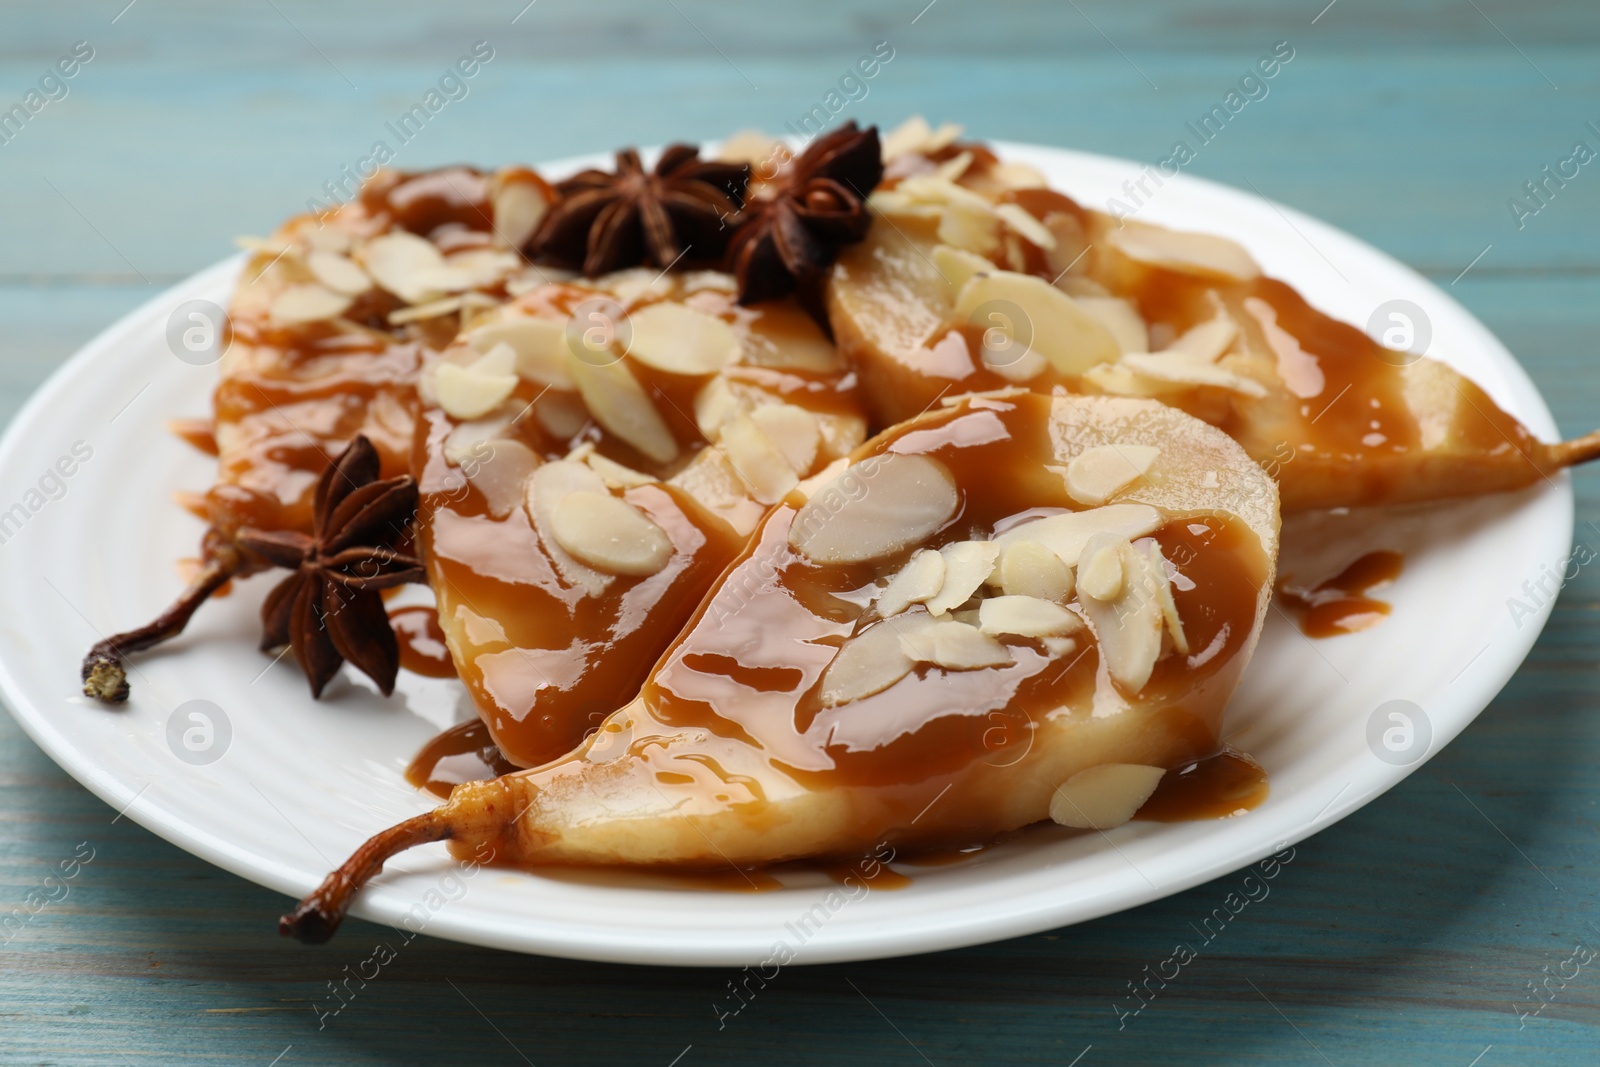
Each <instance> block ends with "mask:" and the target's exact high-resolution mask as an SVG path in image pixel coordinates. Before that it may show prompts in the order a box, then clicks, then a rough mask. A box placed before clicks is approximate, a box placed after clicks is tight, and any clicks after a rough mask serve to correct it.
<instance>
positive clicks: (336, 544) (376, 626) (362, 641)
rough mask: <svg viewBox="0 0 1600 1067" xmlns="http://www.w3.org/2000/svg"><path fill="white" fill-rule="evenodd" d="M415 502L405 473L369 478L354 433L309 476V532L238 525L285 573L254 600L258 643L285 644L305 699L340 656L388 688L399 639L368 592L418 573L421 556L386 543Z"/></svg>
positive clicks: (265, 646) (366, 456) (246, 541)
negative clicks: (313, 486) (316, 476)
mask: <svg viewBox="0 0 1600 1067" xmlns="http://www.w3.org/2000/svg"><path fill="white" fill-rule="evenodd" d="M416 509H417V484H416V482H414V481H413V480H412V479H411V477H410V476H409V475H401V476H400V477H398V478H388V479H385V480H383V481H379V480H378V451H377V449H375V448H373V447H372V442H370V441H368V440H367V439H366V438H365V437H357V438H356V439H355V440H354V441H352V442H351V443H350V447H348V448H346V449H345V450H344V452H342V453H341V454H340V455H339V457H338V458H337V459H335V460H334V461H333V462H332V463H331V464H330V465H329V466H328V469H327V470H325V471H324V472H323V474H322V478H321V480H320V481H318V482H317V491H316V496H315V498H314V507H313V512H312V533H311V534H310V535H307V534H304V533H301V532H299V531H297V530H256V529H248V528H247V529H244V530H241V531H240V532H239V536H238V539H237V540H238V544H239V547H241V548H243V549H245V550H246V551H249V552H253V553H255V554H256V555H258V556H260V557H261V558H263V559H265V560H266V561H268V562H269V563H272V564H273V565H275V566H278V567H284V568H287V569H289V570H292V571H294V573H293V574H291V575H289V577H287V578H285V579H284V580H283V581H282V582H280V583H279V584H278V586H277V587H276V588H275V589H273V590H272V592H271V593H269V594H267V599H266V603H264V604H263V605H262V606H261V622H262V626H263V627H264V630H265V632H264V633H263V635H262V638H261V647H262V650H263V651H268V650H271V649H274V648H280V647H282V646H283V645H289V646H290V647H291V648H293V650H294V658H295V659H296V660H298V661H299V663H300V669H301V670H303V671H305V673H306V678H307V679H308V680H309V681H310V682H311V695H312V696H313V697H317V696H321V695H322V690H323V687H324V686H326V685H327V684H328V682H329V681H331V680H332V678H333V676H334V675H335V674H337V673H338V671H339V666H340V665H341V664H342V663H344V661H345V660H349V661H350V662H351V663H352V664H354V665H355V666H356V667H357V668H358V669H360V670H361V671H362V672H363V673H365V674H366V675H367V677H369V678H371V679H372V680H373V681H374V682H376V683H377V684H378V688H379V689H380V690H382V692H383V695H384V696H388V695H389V694H390V693H392V692H393V691H394V680H395V675H396V674H397V673H398V672H399V669H400V643H399V641H397V640H396V639H395V635H394V629H393V628H392V627H391V625H390V623H389V614H388V612H387V611H386V610H385V609H384V606H383V598H382V597H380V596H379V595H378V590H380V589H387V588H389V587H391V586H396V585H403V584H405V583H406V582H420V581H423V580H424V574H423V569H422V561H421V560H419V559H417V558H416V557H415V556H411V555H407V554H406V553H404V552H402V551H400V550H399V549H397V548H396V547H394V546H395V544H396V543H399V542H403V541H404V540H405V538H406V534H407V529H408V524H409V523H410V521H411V517H412V515H413V514H414V513H415V512H416Z"/></svg>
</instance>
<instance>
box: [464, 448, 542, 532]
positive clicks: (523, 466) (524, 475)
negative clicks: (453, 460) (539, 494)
mask: <svg viewBox="0 0 1600 1067" xmlns="http://www.w3.org/2000/svg"><path fill="white" fill-rule="evenodd" d="M538 466H539V457H538V456H536V455H535V454H534V452H533V449H531V448H529V447H528V446H527V445H525V444H523V443H522V442H521V441H510V440H504V439H502V440H498V441H489V442H486V443H485V444H484V445H483V446H482V447H481V448H480V449H479V450H478V453H477V454H475V455H473V456H471V457H468V458H467V460H466V461H465V462H463V463H462V464H461V469H462V471H463V473H465V474H466V476H467V481H469V482H471V483H472V486H473V488H475V489H477V490H478V492H480V493H482V494H483V499H484V503H486V504H487V505H488V507H489V514H490V515H493V516H494V517H495V518H497V519H503V518H505V517H506V516H507V515H510V514H511V513H512V512H513V511H516V510H517V509H518V508H519V507H521V506H522V501H523V498H524V497H525V496H526V495H527V489H526V486H527V481H528V477H529V475H531V474H532V473H533V472H534V469H535V468H536V467H538Z"/></svg>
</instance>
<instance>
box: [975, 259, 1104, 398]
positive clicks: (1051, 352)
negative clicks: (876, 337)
mask: <svg viewBox="0 0 1600 1067" xmlns="http://www.w3.org/2000/svg"><path fill="white" fill-rule="evenodd" d="M991 301H1000V302H1004V303H1006V304H1010V305H1012V306H1014V307H1015V308H1016V309H1017V310H1018V311H1019V312H1020V313H1021V314H1022V315H1023V316H1024V318H1025V319H1026V322H1025V323H1024V324H1016V325H1015V326H1014V327H1013V329H1014V330H1015V331H1017V333H1016V334H1015V336H1018V338H1019V339H1021V336H1022V333H1021V331H1024V330H1025V331H1026V333H1027V335H1028V341H1029V344H1030V348H1031V349H1032V350H1033V351H1035V352H1038V353H1039V354H1040V355H1042V356H1044V357H1045V358H1046V359H1047V360H1049V361H1050V363H1051V365H1053V366H1054V367H1055V369H1056V370H1058V371H1060V372H1061V373H1062V374H1067V375H1074V376H1075V375H1079V374H1082V373H1083V372H1084V371H1086V370H1088V369H1089V368H1090V367H1092V366H1094V365H1095V364H1097V363H1107V362H1110V361H1112V360H1114V359H1116V358H1117V356H1118V355H1120V354H1121V352H1122V349H1121V347H1120V346H1119V345H1118V344H1117V339H1116V338H1115V337H1114V336H1112V334H1111V331H1110V330H1108V329H1106V328H1105V326H1103V325H1102V324H1101V323H1100V321H1099V320H1098V319H1096V318H1095V317H1094V316H1093V315H1091V314H1090V313H1089V312H1087V311H1085V310H1084V309H1083V308H1082V307H1080V306H1079V305H1078V302H1077V301H1075V300H1074V299H1073V298H1072V297H1070V296H1068V295H1067V294H1066V293H1063V292H1062V291H1061V290H1060V289H1058V288H1056V287H1055V286H1053V285H1051V284H1050V283H1049V282H1047V281H1044V280H1043V279H1042V278H1035V277H1033V276H1032V275H1029V274H1017V273H1015V272H1013V271H1002V270H997V271H994V272H993V273H990V274H979V275H975V276H974V277H973V278H972V279H971V280H970V281H968V282H967V284H966V285H965V286H963V287H962V289H961V293H960V295H959V296H958V297H957V298H956V306H955V314H956V317H957V318H958V319H961V320H967V319H970V318H971V317H972V315H973V314H974V313H975V312H976V311H977V310H978V309H979V307H981V306H982V305H984V304H988V303H990V302H991Z"/></svg>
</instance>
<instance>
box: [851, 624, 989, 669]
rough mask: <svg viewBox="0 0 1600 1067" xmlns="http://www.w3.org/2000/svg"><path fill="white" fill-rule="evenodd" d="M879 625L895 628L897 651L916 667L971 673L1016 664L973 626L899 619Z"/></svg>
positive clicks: (986, 635) (987, 636)
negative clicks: (896, 632)
mask: <svg viewBox="0 0 1600 1067" xmlns="http://www.w3.org/2000/svg"><path fill="white" fill-rule="evenodd" d="M902 620H904V621H903V622H902ZM879 625H880V626H894V627H896V628H897V629H898V630H899V633H900V650H901V651H902V652H904V653H905V654H906V655H908V656H910V657H911V658H912V659H914V660H916V661H917V662H918V663H931V664H933V665H934V666H936V667H943V668H944V669H945V670H951V671H971V670H978V669H980V668H983V667H1009V666H1011V664H1012V663H1014V662H1016V661H1015V660H1014V659H1013V658H1012V656H1011V652H1010V650H1008V649H1007V648H1006V646H1005V645H1002V644H1001V643H1000V642H999V641H996V640H995V639H994V638H993V637H990V636H989V635H988V634H986V633H984V632H983V631H982V630H980V629H978V628H977V627H976V626H972V625H969V624H967V623H964V622H957V621H955V620H954V619H941V620H933V619H928V618H926V617H925V616H921V617H917V618H915V619H913V618H910V617H907V616H901V618H900V619H894V620H890V621H888V622H884V623H880V624H879Z"/></svg>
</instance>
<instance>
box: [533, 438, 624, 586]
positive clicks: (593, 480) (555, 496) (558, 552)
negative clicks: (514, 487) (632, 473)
mask: <svg viewBox="0 0 1600 1067" xmlns="http://www.w3.org/2000/svg"><path fill="white" fill-rule="evenodd" d="M605 491H606V484H605V482H603V481H601V480H600V476H599V475H598V474H596V473H595V472H594V471H592V470H590V469H589V468H588V467H586V466H584V465H583V464H582V463H568V462H567V461H566V460H556V461H555V462H553V463H546V464H544V465H543V466H542V467H539V468H538V469H537V470H535V471H534V472H533V476H532V477H530V478H529V479H528V481H527V491H526V495H525V496H524V498H523V507H525V508H526V509H527V512H528V518H529V519H530V520H532V522H533V527H534V529H535V530H537V531H538V532H539V540H540V542H541V543H542V544H543V545H544V549H545V551H546V552H548V553H549V554H550V560H551V562H552V563H554V564H555V567H556V571H557V572H558V573H559V574H560V575H561V577H562V578H563V579H565V580H566V581H567V583H568V584H570V585H573V586H577V587H578V588H581V589H582V590H584V592H586V593H587V594H588V595H590V596H599V595H600V594H601V593H603V592H604V591H605V589H606V587H607V586H608V585H610V584H611V581H612V579H611V576H610V575H607V574H603V573H601V572H600V571H597V570H595V569H594V568H593V567H590V566H588V565H586V564H583V563H579V562H578V561H577V560H576V559H575V558H573V556H572V555H571V554H570V553H569V552H567V550H566V549H565V548H562V547H561V545H560V543H559V542H557V541H556V538H555V534H554V532H553V530H552V525H551V524H552V522H553V520H554V516H555V509H556V505H557V504H559V503H560V502H561V501H562V500H563V499H564V498H565V497H567V496H568V495H570V494H572V493H604V492H605Z"/></svg>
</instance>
